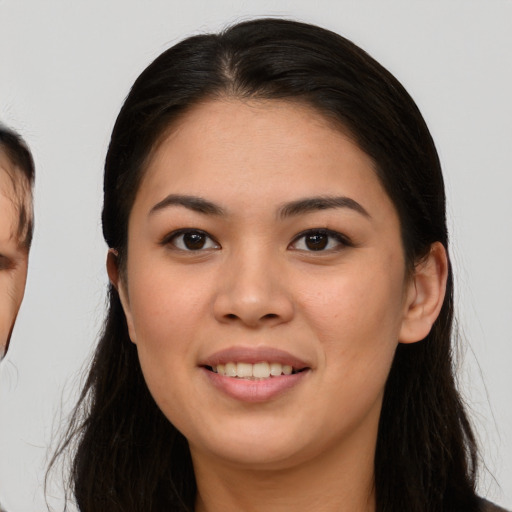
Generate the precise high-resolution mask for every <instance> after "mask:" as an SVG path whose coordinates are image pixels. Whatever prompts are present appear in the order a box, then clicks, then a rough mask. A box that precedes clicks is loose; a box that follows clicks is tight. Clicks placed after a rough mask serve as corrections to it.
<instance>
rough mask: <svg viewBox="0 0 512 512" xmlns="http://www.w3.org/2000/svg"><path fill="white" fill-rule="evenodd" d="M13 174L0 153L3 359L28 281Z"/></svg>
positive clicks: (0, 336) (0, 327) (0, 337)
mask: <svg viewBox="0 0 512 512" xmlns="http://www.w3.org/2000/svg"><path fill="white" fill-rule="evenodd" d="M13 171H14V170H13V169H12V164H11V163H10V161H9V160H8V158H7V157H6V156H5V155H4V154H3V153H2V152H0V359H1V358H2V356H3V354H4V353H5V351H6V350H7V346H8V343H9V338H10V335H11V331H12V328H13V326H14V321H15V319H16V315H17V314H18V309H19V307H20V304H21V300H22V298H23V293H24V291H25V281H26V278H27V263H28V251H27V250H26V249H25V248H23V247H22V246H21V244H20V241H19V240H18V237H17V236H16V231H17V226H18V214H17V209H16V207H15V203H14V201H15V191H14V187H13V183H12V180H11V175H12V174H13Z"/></svg>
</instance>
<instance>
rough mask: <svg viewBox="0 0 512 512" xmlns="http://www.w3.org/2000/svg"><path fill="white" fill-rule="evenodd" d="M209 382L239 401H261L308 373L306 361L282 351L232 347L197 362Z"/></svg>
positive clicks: (295, 382) (294, 384) (308, 367)
mask: <svg viewBox="0 0 512 512" xmlns="http://www.w3.org/2000/svg"><path fill="white" fill-rule="evenodd" d="M199 366H200V367H201V368H202V369H203V371H204V372H205V374H206V376H207V378H208V380H209V382H211V383H212V384H213V385H214V386H215V387H216V388H217V389H219V390H221V391H222V392H223V393H224V394H227V395H229V396H230V397H231V398H235V399H237V400H241V401H248V402H262V401H266V400H270V399H272V398H274V397H276V396H278V395H280V394H281V393H282V392H284V391H285V390H288V389H290V388H293V387H294V386H296V385H297V384H298V383H299V382H301V381H302V380H303V378H304V377H305V376H306V375H307V374H308V373H309V370H310V369H311V366H310V364H308V363H307V362H306V361H303V360H302V359H300V358H298V357H296V356H294V355H292V354H290V353H288V352H285V351H282V350H278V349H274V348H267V347H256V348H247V347H232V348H229V349H225V350H221V351H219V352H216V353H214V354H212V355H211V356H209V357H207V358H206V359H205V360H204V361H201V364H200V365H199Z"/></svg>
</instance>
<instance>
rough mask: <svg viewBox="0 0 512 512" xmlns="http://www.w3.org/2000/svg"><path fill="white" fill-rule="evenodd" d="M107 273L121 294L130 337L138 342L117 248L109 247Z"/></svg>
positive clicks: (134, 341) (120, 297)
mask: <svg viewBox="0 0 512 512" xmlns="http://www.w3.org/2000/svg"><path fill="white" fill-rule="evenodd" d="M107 274H108V277H109V279H110V282H111V284H112V286H113V287H114V288H115V289H116V290H117V293H118V294H119V299H120V301H121V305H122V307H123V311H124V315H125V317H126V324H127V325H128V334H129V335H130V339H131V340H132V342H133V343H135V344H136V343H137V341H136V336H135V329H134V327H133V318H132V313H131V309H130V301H129V299H128V291H127V290H126V281H125V280H124V279H123V278H122V276H121V272H120V270H119V254H118V252H117V251H116V250H115V249H109V250H108V253H107Z"/></svg>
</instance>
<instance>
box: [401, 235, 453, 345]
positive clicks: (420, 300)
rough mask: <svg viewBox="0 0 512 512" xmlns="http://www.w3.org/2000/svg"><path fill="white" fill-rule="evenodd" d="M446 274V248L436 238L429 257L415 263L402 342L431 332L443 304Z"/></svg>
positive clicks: (412, 340)
mask: <svg viewBox="0 0 512 512" xmlns="http://www.w3.org/2000/svg"><path fill="white" fill-rule="evenodd" d="M447 277H448V257H447V255H446V249H445V248H444V246H443V245H442V244H441V243H440V242H435V243H433V244H432V246H431V248H430V252H429V254H428V255H427V256H426V258H424V259H423V260H422V261H421V262H419V263H418V264H417V265H416V267H415V269H414V274H413V276H411V278H410V282H409V283H408V285H407V286H408V289H407V293H406V301H405V304H404V316H403V319H402V325H401V327H400V333H399V338H398V341H399V342H400V343H415V342H417V341H421V340H422V339H424V338H425V337H426V336H427V335H428V333H429V332H430V329H431V328H432V325H433V324H434V322H435V321H436V319H437V317H438V315H439V312H440V311H441V307H442V305H443V301H444V296H445V293H446V280H447Z"/></svg>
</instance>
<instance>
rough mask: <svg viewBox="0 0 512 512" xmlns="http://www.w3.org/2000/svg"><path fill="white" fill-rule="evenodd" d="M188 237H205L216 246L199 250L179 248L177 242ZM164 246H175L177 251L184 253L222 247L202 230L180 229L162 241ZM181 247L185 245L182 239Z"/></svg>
mask: <svg viewBox="0 0 512 512" xmlns="http://www.w3.org/2000/svg"><path fill="white" fill-rule="evenodd" d="M186 235H190V236H194V235H199V236H201V237H205V238H206V239H207V240H209V241H210V242H211V243H212V244H213V245H214V246H213V247H206V248H205V247H204V246H202V247H199V248H197V249H191V248H190V247H186V246H184V247H179V245H178V244H177V243H176V240H178V239H179V238H180V237H185V236H186ZM161 243H162V245H169V244H170V245H173V246H174V247H175V248H176V249H178V250H180V251H183V252H199V251H204V250H208V249H220V245H219V244H218V243H217V242H216V241H215V240H214V239H213V238H212V237H211V236H210V235H209V234H208V233H206V231H202V230H201V229H178V230H177V231H173V232H172V233H170V234H169V235H167V236H166V237H165V238H164V239H163V240H162V242H161ZM181 245H185V242H184V238H181Z"/></svg>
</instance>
